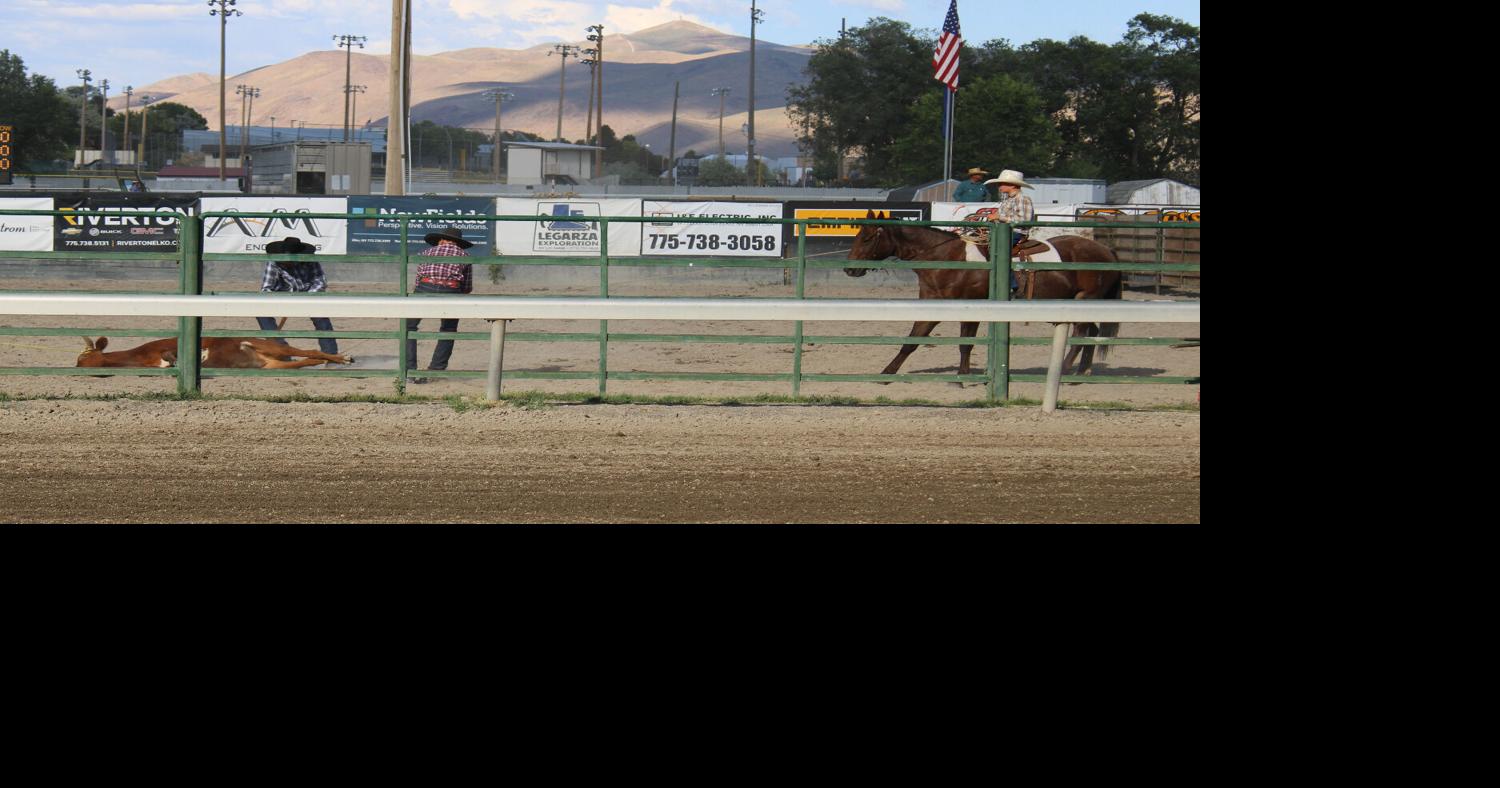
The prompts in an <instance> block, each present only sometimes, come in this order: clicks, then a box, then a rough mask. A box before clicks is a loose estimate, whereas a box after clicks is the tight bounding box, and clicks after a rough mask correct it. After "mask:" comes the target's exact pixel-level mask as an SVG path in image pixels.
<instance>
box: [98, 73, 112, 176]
mask: <svg viewBox="0 0 1500 788" xmlns="http://www.w3.org/2000/svg"><path fill="white" fill-rule="evenodd" d="M107 120H109V80H107V79H101V80H99V161H101V162H104V163H105V164H114V163H115V157H113V156H111V155H109V154H110V151H109V145H108V144H106V143H105V140H107V139H109V124H107V123H105V121H107Z"/></svg>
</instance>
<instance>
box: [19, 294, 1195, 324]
mask: <svg viewBox="0 0 1500 788" xmlns="http://www.w3.org/2000/svg"><path fill="white" fill-rule="evenodd" d="M272 312H275V313H276V314H277V315H278V316H284V317H330V318H331V317H377V318H402V317H423V318H444V317H446V318H470V319H489V320H495V319H500V318H504V319H506V320H750V321H759V320H806V321H817V320H831V321H883V322H893V323H909V322H914V321H918V320H940V321H955V320H957V321H967V322H973V321H978V322H981V323H990V322H994V323H1009V322H1041V323H1197V322H1200V321H1199V317H1198V315H1199V302H1197V301H979V300H972V301H969V300H954V301H949V300H912V301H873V300H838V301H804V300H801V299H794V298H756V299H749V298H672V299H661V298H514V297H505V296H439V297H430V298H424V297H406V298H403V297H393V296H337V297H321V298H320V297H307V296H300V297H299V296H275V295H259V296H183V295H140V296H136V295H68V294H63V293H58V294H53V293H45V294H42V293H27V294H19V293H18V294H4V293H0V315H78V316H84V315H88V316H101V317H120V316H124V317H257V316H260V315H268V314H271V313H272Z"/></svg>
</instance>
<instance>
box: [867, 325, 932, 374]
mask: <svg viewBox="0 0 1500 788" xmlns="http://www.w3.org/2000/svg"><path fill="white" fill-rule="evenodd" d="M938 322H941V321H931V322H923V321H920V320H919V321H917V322H916V323H913V324H912V326H911V333H910V334H907V336H908V337H925V336H928V335H929V334H931V333H932V330H933V329H935V328H937V327H938ZM920 346H921V344H920V343H911V344H906V345H902V346H901V349H900V350H898V351H896V357H895V358H893V359H891V363H889V364H886V365H885V369H882V370H881V371H880V374H882V375H894V374H896V370H898V369H900V368H901V365H902V364H904V363H906V357H907V356H910V355H911V354H912V353H915V352H916V350H917V348H918V347H920Z"/></svg>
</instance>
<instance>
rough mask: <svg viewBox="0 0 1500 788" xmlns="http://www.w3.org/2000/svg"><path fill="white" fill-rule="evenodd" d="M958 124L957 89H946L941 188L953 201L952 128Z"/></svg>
mask: <svg viewBox="0 0 1500 788" xmlns="http://www.w3.org/2000/svg"><path fill="white" fill-rule="evenodd" d="M957 126H958V91H956V90H949V91H948V141H947V142H948V144H947V146H946V147H945V148H944V149H943V152H944V156H943V189H944V192H945V193H946V194H947V195H948V202H952V201H953V130H954V129H955V128H956V127H957Z"/></svg>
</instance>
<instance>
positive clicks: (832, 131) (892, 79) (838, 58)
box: [787, 17, 936, 182]
mask: <svg viewBox="0 0 1500 788" xmlns="http://www.w3.org/2000/svg"><path fill="white" fill-rule="evenodd" d="M932 48H933V41H932V39H930V38H924V37H920V36H918V35H916V34H915V33H914V32H913V31H912V28H911V25H909V24H907V23H905V22H898V21H895V20H892V19H886V18H884V17H877V18H874V19H871V20H870V21H869V22H868V23H866V24H865V26H864V27H856V28H853V29H851V30H849V31H848V34H847V35H845V36H842V37H840V38H839V39H837V40H833V41H820V42H819V44H818V49H817V51H816V52H814V53H813V56H812V57H811V58H810V59H809V60H808V63H807V68H806V74H807V77H808V79H807V82H806V83H804V84H802V85H797V86H793V87H791V88H789V89H788V90H787V103H788V107H787V109H788V113H789V114H790V115H791V118H792V121H793V125H796V126H797V127H799V128H800V129H802V133H801V134H800V136H799V143H800V144H801V146H802V148H803V150H805V151H807V152H808V154H810V155H811V156H813V157H814V159H815V162H816V163H815V166H814V174H815V175H816V177H818V178H822V179H831V178H834V177H837V174H838V164H839V161H840V159H841V158H842V157H843V155H844V154H845V153H847V152H849V151H854V150H858V151H861V152H863V154H864V158H865V177H866V178H868V179H871V180H874V181H879V182H886V181H890V180H892V179H893V178H895V177H896V176H895V175H894V170H895V169H896V154H895V148H894V146H895V143H896V140H897V139H899V138H900V137H902V136H903V135H905V134H906V133H907V132H908V130H909V128H910V127H911V125H912V122H913V117H912V113H913V109H914V107H915V105H916V103H917V101H918V100H919V99H920V98H921V97H922V96H923V95H924V94H928V93H931V92H932V91H933V87H934V85H935V84H936V83H935V82H933V79H932Z"/></svg>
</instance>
